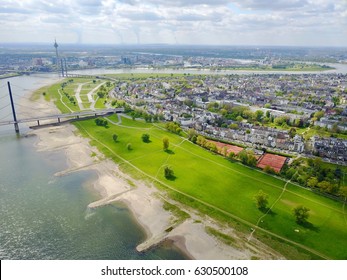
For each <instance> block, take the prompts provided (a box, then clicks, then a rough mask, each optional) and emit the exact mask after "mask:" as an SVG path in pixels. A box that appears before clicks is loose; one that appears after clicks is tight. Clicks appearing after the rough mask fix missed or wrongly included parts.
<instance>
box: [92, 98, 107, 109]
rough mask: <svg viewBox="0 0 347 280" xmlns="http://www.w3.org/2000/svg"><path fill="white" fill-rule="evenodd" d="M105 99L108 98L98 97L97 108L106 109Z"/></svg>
mask: <svg viewBox="0 0 347 280" xmlns="http://www.w3.org/2000/svg"><path fill="white" fill-rule="evenodd" d="M96 98H97V97H96ZM94 100H95V98H94ZM105 101H106V98H97V100H96V102H95V109H104V108H105V105H104V102H105Z"/></svg>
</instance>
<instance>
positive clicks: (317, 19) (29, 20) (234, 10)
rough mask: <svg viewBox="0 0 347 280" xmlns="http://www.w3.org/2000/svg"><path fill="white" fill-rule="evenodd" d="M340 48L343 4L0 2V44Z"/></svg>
mask: <svg viewBox="0 0 347 280" xmlns="http://www.w3.org/2000/svg"><path fill="white" fill-rule="evenodd" d="M55 38H56V39H57V42H58V43H63V44H64V43H66V44H67V43H72V44H76V43H77V44H113V45H120V44H180V45H183V44H189V45H191V44H193V45H258V46H259V45H275V46H277V45H284V46H342V47H347V0H54V1H46V0H0V43H5V42H7V43H17V42H18V43H20V42H34V43H52V42H54V39H55Z"/></svg>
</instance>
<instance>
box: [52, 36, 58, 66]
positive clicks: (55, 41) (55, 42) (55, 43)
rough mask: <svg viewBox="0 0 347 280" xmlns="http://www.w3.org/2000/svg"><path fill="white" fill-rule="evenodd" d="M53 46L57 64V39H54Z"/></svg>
mask: <svg viewBox="0 0 347 280" xmlns="http://www.w3.org/2000/svg"><path fill="white" fill-rule="evenodd" d="M53 46H54V48H55V55H56V65H59V55H58V44H57V40H56V39H54V45H53Z"/></svg>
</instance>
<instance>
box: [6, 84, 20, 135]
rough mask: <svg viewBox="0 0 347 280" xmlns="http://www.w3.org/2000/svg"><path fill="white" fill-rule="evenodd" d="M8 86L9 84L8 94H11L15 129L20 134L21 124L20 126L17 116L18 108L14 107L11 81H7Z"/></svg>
mask: <svg viewBox="0 0 347 280" xmlns="http://www.w3.org/2000/svg"><path fill="white" fill-rule="evenodd" d="M7 86H8V94H9V95H10V100H11V107H12V115H13V121H14V129H15V131H16V133H17V134H18V133H19V126H18V121H17V116H16V110H15V108H14V103H13V97H12V90H11V84H10V82H7Z"/></svg>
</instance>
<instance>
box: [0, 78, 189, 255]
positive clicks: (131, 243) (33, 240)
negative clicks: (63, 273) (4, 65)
mask: <svg viewBox="0 0 347 280" xmlns="http://www.w3.org/2000/svg"><path fill="white" fill-rule="evenodd" d="M58 79H59V78H58V77H57V76H55V75H32V76H22V77H15V78H11V79H9V81H10V82H11V87H12V91H13V94H14V99H15V102H16V100H18V99H19V98H20V97H21V96H29V95H30V92H31V91H32V90H34V89H37V88H40V87H42V86H44V85H46V84H50V83H52V82H54V81H57V80H58ZM7 94H8V92H7V80H0V108H1V107H3V106H5V105H6V104H7V103H8V100H9V98H8V96H7ZM10 113H11V110H10V107H9V106H8V107H6V108H5V109H3V110H1V111H0V119H4V118H5V119H8V118H9V117H8V114H10ZM18 115H19V117H20V112H19V114H18ZM20 130H21V136H19V137H17V136H16V135H15V133H14V128H13V126H0V215H1V219H0V259H58V260H61V259H129V260H131V259H141V260H144V259H185V258H186V257H185V256H184V255H183V254H182V253H180V252H179V251H178V250H176V249H175V248H173V247H172V246H170V245H163V246H161V247H159V248H157V249H154V250H151V251H148V252H146V253H142V254H139V253H137V252H136V250H135V248H136V246H137V245H138V244H139V243H141V242H142V241H144V239H145V234H144V232H143V230H142V228H141V227H140V226H139V225H138V224H137V223H136V222H135V220H134V218H133V217H132V215H131V213H130V212H129V210H128V209H127V208H126V207H125V206H124V205H122V204H117V205H109V206H106V207H100V208H97V209H93V210H91V209H88V208H87V205H88V204H89V203H90V202H92V201H95V200H96V199H98V198H99V196H98V194H97V193H95V191H94V190H93V189H92V181H93V180H95V179H96V174H95V173H93V172H91V171H81V172H76V173H72V174H69V175H67V176H64V177H55V176H54V174H55V173H56V172H58V171H61V170H64V169H65V168H67V166H66V158H65V156H64V154H62V153H61V152H54V153H52V152H49V153H48V152H37V151H36V148H35V142H36V141H37V139H36V137H34V136H32V137H26V136H25V132H26V131H28V130H29V129H28V128H26V127H25V126H23V125H22V124H21V125H20Z"/></svg>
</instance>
